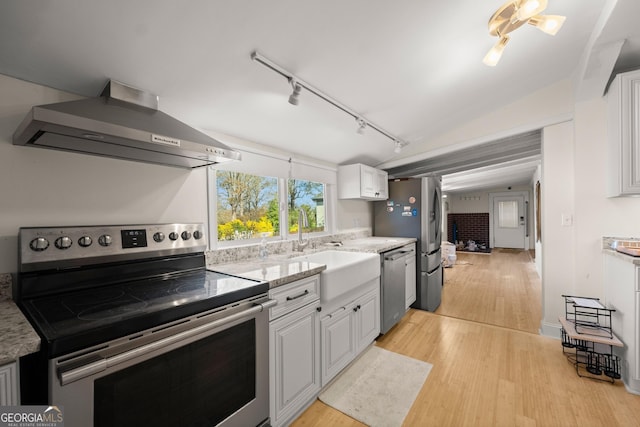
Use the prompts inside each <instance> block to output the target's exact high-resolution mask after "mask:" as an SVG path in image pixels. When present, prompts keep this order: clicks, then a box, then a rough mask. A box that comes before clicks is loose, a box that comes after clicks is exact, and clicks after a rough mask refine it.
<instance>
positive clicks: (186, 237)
mask: <svg viewBox="0 0 640 427" xmlns="http://www.w3.org/2000/svg"><path fill="white" fill-rule="evenodd" d="M181 236H182V240H189V239H190V238H191V233H189V232H188V231H183V232H182V234H181Z"/></svg>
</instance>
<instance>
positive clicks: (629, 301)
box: [604, 255, 640, 394]
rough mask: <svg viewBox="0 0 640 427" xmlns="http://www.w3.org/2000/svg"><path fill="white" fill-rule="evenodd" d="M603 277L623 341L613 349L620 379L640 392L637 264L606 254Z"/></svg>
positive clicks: (615, 326)
mask: <svg viewBox="0 0 640 427" xmlns="http://www.w3.org/2000/svg"><path fill="white" fill-rule="evenodd" d="M604 279H605V291H606V304H607V307H610V308H613V309H615V310H616V311H614V312H613V313H611V326H612V329H613V333H614V334H616V336H618V337H619V338H620V340H621V341H622V342H623V343H624V347H620V348H618V347H614V349H613V352H614V353H615V354H616V355H617V356H619V357H620V359H621V371H622V381H623V382H624V384H625V386H626V388H627V390H629V391H630V392H632V393H635V394H640V266H637V265H635V264H633V263H632V262H631V261H630V260H627V259H624V258H620V257H619V256H616V255H605V262H604Z"/></svg>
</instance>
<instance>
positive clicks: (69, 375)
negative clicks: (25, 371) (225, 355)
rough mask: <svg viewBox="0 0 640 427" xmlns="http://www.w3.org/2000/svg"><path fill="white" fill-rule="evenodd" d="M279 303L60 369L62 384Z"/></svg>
mask: <svg viewBox="0 0 640 427" xmlns="http://www.w3.org/2000/svg"><path fill="white" fill-rule="evenodd" d="M277 304H278V301H276V300H272V299H270V300H267V301H264V302H261V303H256V305H254V306H253V307H251V308H249V309H247V310H244V311H241V312H238V313H234V314H232V315H229V316H227V317H224V318H222V319H218V320H214V321H213V322H210V323H206V324H204V325H200V326H198V327H195V328H193V329H188V330H186V331H183V332H180V333H178V334H175V335H172V336H169V337H166V338H162V339H160V340H158V341H154V342H152V343H149V344H145V345H143V346H141V347H138V348H135V349H133V350H129V351H126V352H124V353H121V354H116V355H115V356H111V357H107V358H102V359H99V360H95V359H93V360H92V361H91V362H90V363H87V364H85V365H82V366H80V367H77V368H74V369H69V370H62V369H59V370H58V378H59V380H60V384H61V385H67V384H69V383H72V382H74V381H78V380H80V379H82V378H86V377H89V376H91V375H95V374H97V373H99V372H102V371H105V370H107V368H110V367H112V366H115V365H118V364H120V363H124V362H127V361H129V360H132V359H135V358H136V357H140V356H143V355H145V354H147V353H151V352H152V351H156V350H159V349H162V348H165V347H167V346H169V345H172V344H175V343H178V342H180V341H183V340H186V339H189V338H192V337H194V336H196V335H199V334H202V333H204V332H208V331H210V330H211V329H215V328H219V327H221V326H224V325H227V324H229V323H231V322H235V321H236V320H240V319H243V318H245V317H251V316H253V315H254V314H256V313H260V312H262V311H265V310H267V309H269V308H271V307H274V306H276V305H277Z"/></svg>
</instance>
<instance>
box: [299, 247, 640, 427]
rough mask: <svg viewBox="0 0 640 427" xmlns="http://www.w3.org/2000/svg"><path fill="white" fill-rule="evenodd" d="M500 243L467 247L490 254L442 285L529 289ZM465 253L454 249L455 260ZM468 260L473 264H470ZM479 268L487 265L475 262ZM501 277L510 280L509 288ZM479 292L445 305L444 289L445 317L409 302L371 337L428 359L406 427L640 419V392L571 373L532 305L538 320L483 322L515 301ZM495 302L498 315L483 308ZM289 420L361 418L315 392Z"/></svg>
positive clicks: (310, 424)
mask: <svg viewBox="0 0 640 427" xmlns="http://www.w3.org/2000/svg"><path fill="white" fill-rule="evenodd" d="M508 252H511V251H505V252H504V253H502V254H501V253H500V252H499V251H496V252H495V253H494V254H492V255H471V257H480V256H483V257H487V258H488V259H485V260H482V261H474V260H469V261H470V262H471V263H472V264H473V266H471V265H467V266H466V267H462V265H464V264H461V265H460V266H456V267H454V268H453V269H451V271H455V274H456V275H458V276H459V277H458V278H456V279H455V280H454V277H453V276H454V275H449V281H448V282H445V288H446V287H447V286H449V284H450V283H457V282H458V281H459V282H460V283H467V284H468V286H469V287H470V289H473V288H475V287H480V286H481V283H483V282H484V280H490V281H491V282H492V283H491V284H489V285H488V286H489V287H493V286H498V285H496V284H495V283H494V282H496V281H497V282H501V285H503V286H506V288H505V289H507V290H508V289H511V288H515V290H516V293H518V294H523V295H527V294H528V293H529V291H528V290H526V289H523V288H524V285H522V284H521V282H524V281H525V279H524V277H529V276H530V274H531V270H530V267H531V266H530V265H524V270H523V271H521V270H519V269H518V268H516V267H513V266H512V267H509V266H508V265H507V264H509V262H508V260H509V258H504V259H502V260H501V258H502V257H501V255H505V256H508V257H511V256H512V255H513V256H514V257H513V258H512V259H511V260H512V261H516V262H515V263H514V265H516V264H518V263H519V262H517V260H518V259H521V257H525V256H526V257H528V255H527V254H526V253H520V254H517V253H516V254H513V253H508ZM466 258H467V256H459V257H458V259H459V260H461V261H464V260H465V259H466ZM490 258H494V259H493V260H491V259H490ZM522 259H524V258H522ZM525 264H526V262H525ZM482 265H484V266H485V267H484V268H482V267H481V266H482ZM471 267H477V270H478V271H475V272H474V271H473V270H472V269H471ZM465 269H469V270H467V271H466V272H465ZM485 269H486V270H491V271H482V270H485ZM447 271H449V269H447ZM447 274H449V273H447ZM533 274H535V270H533ZM489 278H490V279H489ZM529 279H531V278H530V277H529ZM452 280H453V282H452ZM509 282H512V283H516V285H515V286H512V287H511V288H510V287H509V286H507V283H509ZM452 288H453V286H452ZM447 291H448V290H447ZM483 291H486V290H481V291H480V294H479V295H478V296H477V297H475V301H476V303H474V297H473V296H471V295H465V293H468V294H471V293H473V292H475V291H471V290H468V291H467V292H465V291H462V290H456V292H455V293H456V294H457V295H458V296H459V298H453V294H454V292H453V291H451V292H448V294H449V295H446V296H443V306H444V304H445V303H446V300H445V299H444V298H452V301H456V300H459V301H462V303H463V304H464V305H465V306H466V307H467V308H466V309H464V310H463V309H456V308H455V307H453V306H452V307H447V308H446V310H451V311H449V314H447V315H446V316H445V315H439V314H434V313H428V312H424V311H421V310H413V309H411V310H409V312H408V313H407V315H405V316H404V318H403V319H402V320H401V321H400V323H399V324H398V325H396V326H395V327H394V328H393V329H392V330H391V331H389V333H387V334H385V335H384V336H382V337H380V338H379V339H378V341H377V343H376V345H378V346H380V347H382V348H385V349H387V350H390V351H394V352H396V353H400V354H404V355H407V356H409V357H413V358H415V359H419V360H423V361H426V362H429V363H431V364H433V369H432V370H431V373H430V374H429V377H428V378H427V380H426V381H425V384H424V386H423V387H422V390H421V391H420V394H419V395H418V397H417V399H416V401H415V402H414V404H413V406H412V408H411V410H410V411H409V414H408V416H407V418H406V419H405V422H404V426H405V427H412V426H640V396H636V395H632V394H629V393H627V392H626V390H625V389H624V386H623V385H622V383H621V382H620V381H616V384H614V385H612V384H609V383H604V382H599V381H594V380H589V379H586V378H580V377H578V376H577V375H576V372H575V369H574V367H573V366H572V365H570V364H569V363H568V361H567V359H566V357H565V356H564V355H563V353H562V347H561V345H560V342H559V341H558V340H555V339H552V338H548V337H543V336H540V335H538V334H537V332H535V331H537V326H535V327H532V326H531V325H534V324H535V325H537V324H538V323H539V316H540V315H539V309H538V313H535V310H533V314H532V316H538V317H537V320H535V319H528V320H523V321H522V322H521V323H518V329H521V330H518V329H514V328H511V327H503V326H494V325H489V324H487V323H481V322H483V321H487V322H493V323H495V324H498V323H499V322H501V321H502V320H500V319H501V318H507V317H514V318H516V319H518V318H520V315H519V314H518V313H519V312H516V311H517V310H515V308H512V305H514V304H516V305H517V304H521V303H520V302H518V299H517V298H515V300H514V299H511V298H512V297H511V296H509V297H507V296H504V295H503V296H502V297H500V296H499V294H500V292H498V291H492V292H493V293H494V294H495V295H494V296H491V297H489V296H488V294H489V293H488V292H485V293H483ZM500 298H504V300H500ZM538 298H539V294H538ZM525 299H528V297H527V298H525ZM534 305H535V304H534ZM522 306H523V307H528V304H523V305H522ZM538 306H539V304H538ZM465 310H467V311H468V313H465ZM496 310H497V311H500V312H503V313H504V314H502V315H500V316H495V315H493V314H491V313H485V312H487V311H489V312H490V311H496ZM452 313H453V314H452ZM510 313H513V314H510ZM454 314H455V316H454ZM463 315H464V316H463ZM462 317H465V318H467V319H472V320H465V319H463V318H462ZM496 319H497V320H496ZM518 322H520V321H519V320H518ZM509 326H512V325H509ZM532 329H533V330H532ZM526 330H532V331H529V332H526ZM292 426H294V427H303V426H305V427H320V426H322V427H324V426H347V427H351V426H359V427H360V426H363V424H362V423H359V422H358V421H355V420H353V419H352V418H350V417H348V416H346V415H344V414H342V413H340V412H338V411H336V410H335V409H333V408H331V407H329V406H327V405H325V404H323V403H322V402H320V401H316V402H314V403H313V404H312V405H311V406H310V407H309V409H307V411H306V412H305V413H303V414H302V415H301V416H300V417H299V418H298V419H297V420H296V421H295V422H294V423H293V424H292Z"/></svg>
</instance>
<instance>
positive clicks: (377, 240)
mask: <svg viewBox="0 0 640 427" xmlns="http://www.w3.org/2000/svg"><path fill="white" fill-rule="evenodd" d="M415 241H416V239H414V238H404V237H366V238H360V239H352V240H344V241H343V242H342V245H340V246H334V245H332V244H323V245H320V246H318V247H317V248H315V249H305V250H304V251H303V252H289V253H286V254H278V255H271V256H269V257H267V259H266V260H264V261H262V260H260V259H256V258H253V259H248V260H246V261H237V262H232V263H225V264H210V265H208V266H207V268H208V269H210V270H213V271H220V272H222V273H227V274H233V275H235V276H241V277H246V278H248V279H255V280H266V281H268V282H269V288H270V289H272V288H276V287H278V286H282V285H285V284H287V283H291V282H294V281H296V280H300V279H304V278H305V277H309V276H313V275H314V274H319V273H320V272H322V271H323V270H325V269H326V265H324V264H317V263H313V262H308V261H301V260H295V259H294V258H296V257H302V256H304V255H308V254H312V253H316V252H322V251H328V250H336V251H347V252H369V253H382V252H387V251H389V250H392V249H396V248H399V247H402V246H404V245H406V244H408V243H413V242H415Z"/></svg>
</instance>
